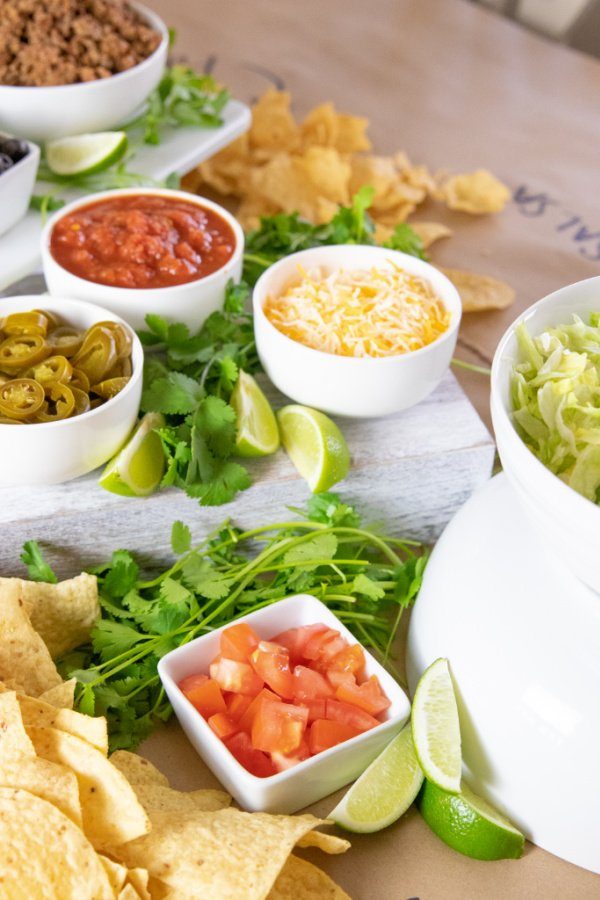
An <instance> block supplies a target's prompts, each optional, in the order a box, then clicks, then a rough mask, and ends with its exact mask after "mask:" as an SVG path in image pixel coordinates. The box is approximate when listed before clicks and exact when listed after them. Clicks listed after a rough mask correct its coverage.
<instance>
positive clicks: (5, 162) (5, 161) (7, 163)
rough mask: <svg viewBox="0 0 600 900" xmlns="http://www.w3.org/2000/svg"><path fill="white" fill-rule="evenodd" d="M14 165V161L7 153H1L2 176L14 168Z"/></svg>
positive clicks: (0, 172)
mask: <svg viewBox="0 0 600 900" xmlns="http://www.w3.org/2000/svg"><path fill="white" fill-rule="evenodd" d="M14 164H15V163H14V160H12V159H11V158H10V156H8V154H7V153H0V175H1V174H2V172H6V170H7V169H10V168H12V166H14Z"/></svg>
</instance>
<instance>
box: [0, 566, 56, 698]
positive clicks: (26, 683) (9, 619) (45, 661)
mask: <svg viewBox="0 0 600 900" xmlns="http://www.w3.org/2000/svg"><path fill="white" fill-rule="evenodd" d="M0 635H2V641H0V680H2V681H5V682H7V683H10V684H11V685H12V686H13V687H18V688H19V689H20V690H22V691H23V692H24V693H26V694H29V695H31V696H32V697H37V696H38V695H39V694H41V693H43V691H47V690H48V689H49V688H51V687H54V686H55V685H57V684H61V683H62V678H61V677H60V675H59V674H58V672H57V670H56V666H55V665H54V663H53V662H52V658H51V656H50V653H49V652H48V648H47V647H46V645H45V643H44V642H43V640H42V639H41V637H40V636H39V634H38V633H37V632H36V631H35V630H34V628H33V626H32V624H31V622H30V621H29V617H28V616H27V613H26V612H25V608H24V606H23V601H22V599H21V589H20V587H19V582H18V581H17V580H13V579H3V580H2V582H1V583H0Z"/></svg>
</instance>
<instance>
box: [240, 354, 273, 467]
mask: <svg viewBox="0 0 600 900" xmlns="http://www.w3.org/2000/svg"><path fill="white" fill-rule="evenodd" d="M230 402H231V405H232V406H233V408H234V410H235V414H236V416H237V438H236V441H235V451H236V453H237V454H238V456H269V454H270V453H275V451H276V450H277V449H278V448H279V428H278V427H277V419H276V418H275V413H274V412H273V410H272V409H271V404H270V403H269V401H268V400H267V398H266V397H265V395H264V394H263V392H262V391H261V389H260V388H259V386H258V384H257V383H256V381H255V380H254V378H253V377H252V375H247V374H246V372H244V371H243V370H241V369H240V374H239V377H238V380H237V382H236V385H235V387H234V389H233V393H232V394H231V401H230Z"/></svg>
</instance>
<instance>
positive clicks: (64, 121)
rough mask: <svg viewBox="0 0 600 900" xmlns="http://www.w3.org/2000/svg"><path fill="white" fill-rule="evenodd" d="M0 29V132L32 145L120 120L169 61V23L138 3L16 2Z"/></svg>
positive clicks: (148, 90) (137, 103)
mask: <svg viewBox="0 0 600 900" xmlns="http://www.w3.org/2000/svg"><path fill="white" fill-rule="evenodd" d="M1 24H2V28H1V31H2V38H3V47H2V50H3V54H2V57H1V59H0V129H3V130H5V131H8V132H11V133H12V134H16V135H19V136H20V137H26V138H29V139H30V140H35V141H48V140H53V139H55V138H59V137H66V136H67V135H73V134H83V133H85V132H93V131H104V130H108V129H111V128H114V127H115V126H117V125H119V124H121V123H123V122H124V121H126V120H127V119H128V118H130V117H131V116H132V114H133V113H134V112H135V111H136V110H137V109H138V108H139V107H140V106H141V105H142V103H143V102H144V100H145V99H146V98H147V97H148V95H149V94H150V93H151V92H152V91H153V90H154V88H155V87H156V86H157V84H158V83H159V81H160V79H161V77H162V74H163V71H164V68H165V64H166V60H167V52H168V47H169V35H168V31H167V27H166V25H165V24H164V22H163V21H162V20H161V19H160V18H159V17H158V16H157V15H156V14H155V13H153V12H152V11H151V10H149V9H147V8H146V7H145V6H142V5H141V4H140V3H136V2H131V3H129V4H123V3H121V2H117V0H83V2H80V0H66V2H65V0H45V2H44V3H43V4H42V3H40V2H39V0H14V2H13V3H12V4H10V6H9V7H8V11H7V13H6V17H5V16H4V13H3V21H2V23H1Z"/></svg>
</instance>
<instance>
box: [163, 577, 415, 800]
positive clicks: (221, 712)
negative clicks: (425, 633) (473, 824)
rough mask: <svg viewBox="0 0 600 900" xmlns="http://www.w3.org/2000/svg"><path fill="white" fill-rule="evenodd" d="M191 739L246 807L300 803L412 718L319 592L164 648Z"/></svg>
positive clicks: (343, 780)
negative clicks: (184, 642) (313, 595)
mask: <svg viewBox="0 0 600 900" xmlns="http://www.w3.org/2000/svg"><path fill="white" fill-rule="evenodd" d="M158 671H159V674H160V677H161V680H162V682H163V685H164V687H165V690H166V692H167V695H168V697H169V700H170V701H171V704H172V706H173V708H174V710H175V713H176V715H177V717H178V719H179V722H180V724H181V725H182V727H183V729H184V731H185V732H186V734H187V736H188V738H189V739H190V741H191V743H192V744H193V746H194V747H195V749H196V750H197V751H198V753H199V754H200V755H201V756H202V758H203V759H204V761H205V762H206V764H207V765H208V766H209V767H210V768H211V769H212V771H213V772H214V773H215V775H216V776H217V778H219V780H220V781H221V782H222V783H223V784H224V786H225V787H226V788H227V790H228V791H230V793H232V794H233V796H234V797H235V798H236V800H237V801H238V802H239V803H240V805H241V806H243V807H244V808H245V809H248V810H253V811H256V810H262V811H268V812H281V813H283V812H286V813H289V812H295V811H296V810H298V809H301V808H304V807H305V806H308V805H309V804H311V803H314V802H316V801H317V800H320V799H322V798H323V797H325V796H327V795H328V794H331V793H333V792H334V791H336V790H338V788H341V787H343V786H344V785H346V784H348V783H349V782H350V781H353V780H354V779H355V778H357V777H358V776H359V775H360V774H361V772H363V771H364V769H365V768H366V767H367V766H368V765H369V763H370V762H372V760H373V759H375V757H376V756H377V755H378V754H379V753H380V752H381V750H383V748H384V747H385V746H386V745H387V743H389V741H390V740H391V739H392V737H393V736H394V735H395V734H397V733H398V731H400V729H401V728H402V726H403V725H404V723H405V722H406V720H407V718H408V715H409V712H410V704H409V701H408V698H407V697H406V695H405V694H404V691H403V690H402V688H401V687H400V685H398V684H397V682H396V681H395V680H394V679H393V678H392V676H391V675H390V674H389V672H387V671H386V670H385V669H384V668H383V666H381V665H380V664H379V663H378V662H377V660H376V659H375V658H374V657H373V656H372V655H371V654H370V653H369V652H368V651H367V650H366V649H365V648H364V647H362V646H361V645H360V644H359V643H358V642H357V641H356V639H355V638H354V636H353V635H352V634H351V633H350V631H348V629H347V628H345V626H344V625H343V624H342V623H341V622H340V621H339V620H338V619H337V618H336V616H335V615H334V614H333V613H332V612H331V611H330V610H329V609H328V608H327V607H326V606H325V605H324V604H323V603H321V602H320V601H319V600H317V599H316V598H315V597H312V596H310V595H306V594H301V595H298V596H295V597H289V598H287V599H286V600H281V601H279V602H278V603H275V604H273V605H272V606H270V607H266V608H265V609H261V610H258V611H257V612H255V613H252V614H250V615H248V616H244V617H242V618H240V619H237V620H236V621H235V622H232V623H231V624H230V625H228V626H226V627H224V628H220V629H217V630H216V631H214V632H212V633H210V634H207V635H203V636H202V637H199V638H196V640H194V641H190V643H189V644H187V645H185V646H183V647H180V648H178V649H177V650H173V651H172V652H171V653H168V654H167V655H166V656H164V657H163V658H162V659H161V660H160V662H159V665H158Z"/></svg>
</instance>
